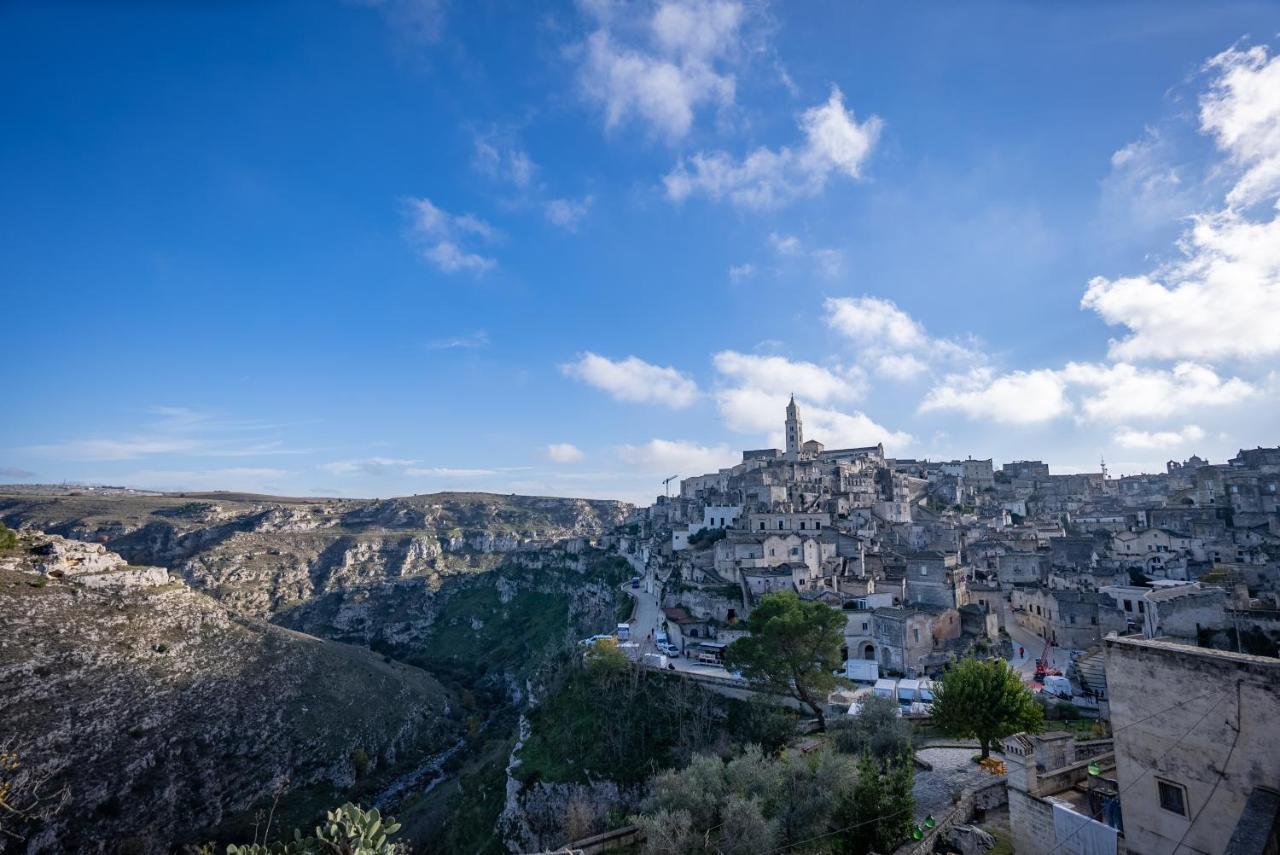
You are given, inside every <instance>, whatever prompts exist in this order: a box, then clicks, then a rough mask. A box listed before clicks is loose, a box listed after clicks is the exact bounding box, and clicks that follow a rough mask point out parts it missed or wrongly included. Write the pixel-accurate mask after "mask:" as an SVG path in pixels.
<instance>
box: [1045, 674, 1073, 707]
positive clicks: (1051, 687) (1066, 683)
mask: <svg viewBox="0 0 1280 855" xmlns="http://www.w3.org/2000/svg"><path fill="white" fill-rule="evenodd" d="M1044 693H1045V694H1046V695H1053V696H1054V697H1056V698H1062V699H1063V700H1067V701H1069V700H1071V698H1072V697H1073V696H1074V694H1075V693H1074V692H1073V691H1072V689H1071V681H1070V680H1068V679H1067V678H1066V677H1061V676H1058V675H1056V674H1050V675H1048V676H1047V677H1045V678H1044Z"/></svg>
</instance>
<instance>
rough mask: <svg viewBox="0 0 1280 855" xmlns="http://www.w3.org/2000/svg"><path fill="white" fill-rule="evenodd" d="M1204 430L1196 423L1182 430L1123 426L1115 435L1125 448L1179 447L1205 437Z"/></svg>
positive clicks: (1118, 442) (1117, 442)
mask: <svg viewBox="0 0 1280 855" xmlns="http://www.w3.org/2000/svg"><path fill="white" fill-rule="evenodd" d="M1204 436H1205V434H1204V431H1203V430H1201V429H1200V428H1199V427H1197V426H1196V425H1187V426H1186V427H1184V428H1182V429H1181V430H1162V431H1145V430H1133V429H1131V428H1121V429H1120V430H1118V431H1117V432H1116V435H1115V436H1114V437H1113V439H1114V441H1115V443H1116V444H1117V445H1120V446H1123V447H1124V448H1133V449H1142V450H1151V449H1160V448H1177V447H1178V446H1182V445H1188V444H1190V443H1192V442H1199V441H1200V440H1202V439H1204Z"/></svg>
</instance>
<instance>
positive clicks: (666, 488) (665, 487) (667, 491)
mask: <svg viewBox="0 0 1280 855" xmlns="http://www.w3.org/2000/svg"><path fill="white" fill-rule="evenodd" d="M679 477H680V476H679V475H672V476H671V477H670V478H667V479H665V480H663V482H662V493H663V495H665V496H666V497H667V498H668V499H670V498H671V486H670V484H671V482H672V481H674V480H676V479H677V478H679Z"/></svg>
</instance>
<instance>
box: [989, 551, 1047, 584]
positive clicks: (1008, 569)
mask: <svg viewBox="0 0 1280 855" xmlns="http://www.w3.org/2000/svg"><path fill="white" fill-rule="evenodd" d="M1047 571H1048V557H1047V556H1046V555H1045V554H1044V553H1042V552H1013V551H1010V552H1005V553H1003V554H1001V555H997V556H996V578H997V579H999V580H1000V584H1001V585H1002V586H1004V587H1005V588H1006V589H1008V588H1011V587H1013V586H1014V585H1028V584H1031V585H1038V584H1039V583H1040V582H1042V581H1044V577H1045V573H1046V572H1047Z"/></svg>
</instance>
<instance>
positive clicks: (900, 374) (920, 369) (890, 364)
mask: <svg viewBox="0 0 1280 855" xmlns="http://www.w3.org/2000/svg"><path fill="white" fill-rule="evenodd" d="M875 369H876V373H877V374H882V375H884V376H885V377H888V378H890V379H893V380H913V379H915V378H916V377H919V376H920V375H921V374H923V373H924V372H925V371H928V370H929V366H928V365H926V364H925V363H923V362H921V361H920V360H919V359H918V358H917V357H915V356H912V355H911V354H910V353H896V354H895V353H886V354H884V355H883V356H879V357H877V358H876V361H875Z"/></svg>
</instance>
